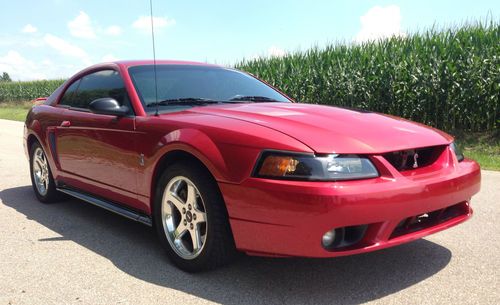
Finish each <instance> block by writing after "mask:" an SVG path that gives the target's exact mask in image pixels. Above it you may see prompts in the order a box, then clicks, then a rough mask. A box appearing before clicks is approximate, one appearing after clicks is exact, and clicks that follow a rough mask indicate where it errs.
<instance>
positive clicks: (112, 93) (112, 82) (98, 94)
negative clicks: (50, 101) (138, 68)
mask: <svg viewBox="0 0 500 305" xmlns="http://www.w3.org/2000/svg"><path fill="white" fill-rule="evenodd" d="M68 90H69V89H68ZM65 96H66V93H65ZM103 97H111V98H114V99H115V100H117V101H118V103H119V104H120V105H127V106H128V105H129V104H130V103H129V100H128V95H127V91H126V89H125V85H124V83H123V80H122V78H121V77H120V75H119V74H118V72H116V71H113V70H103V71H99V72H95V73H92V74H89V75H86V76H84V77H83V78H82V79H81V81H80V85H79V86H78V89H77V91H76V92H75V93H74V94H73V95H72V96H71V98H70V100H69V101H67V102H66V101H65V104H66V105H70V106H71V107H76V108H88V106H89V104H90V103H91V102H92V101H93V100H96V99H98V98H103ZM63 100H64V97H63ZM61 103H62V102H61Z"/></svg>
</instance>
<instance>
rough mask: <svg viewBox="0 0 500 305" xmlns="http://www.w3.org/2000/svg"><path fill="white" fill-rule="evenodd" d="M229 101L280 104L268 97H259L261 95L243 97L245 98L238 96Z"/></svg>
mask: <svg viewBox="0 0 500 305" xmlns="http://www.w3.org/2000/svg"><path fill="white" fill-rule="evenodd" d="M229 101H249V102H255V103H271V102H280V101H278V100H275V99H273V98H270V97H266V96H259V95H243V96H236V97H233V98H232V99H230V100H229Z"/></svg>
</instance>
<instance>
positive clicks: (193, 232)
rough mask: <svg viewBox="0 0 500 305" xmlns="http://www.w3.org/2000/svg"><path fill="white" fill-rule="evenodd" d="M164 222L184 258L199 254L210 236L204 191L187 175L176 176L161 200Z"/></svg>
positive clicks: (166, 230) (165, 228) (174, 248)
mask: <svg viewBox="0 0 500 305" xmlns="http://www.w3.org/2000/svg"><path fill="white" fill-rule="evenodd" d="M161 205H162V206H161V218H162V225H163V229H164V231H165V234H166V236H167V240H168V242H169V244H170V246H171V247H172V249H173V250H174V251H175V253H177V255H179V256H180V257H182V258H184V259H188V260H190V259H194V258H196V257H197V256H198V255H199V254H200V253H201V251H202V250H203V247H204V246H205V242H206V240H207V226H208V222H207V215H206V210H205V204H204V203H203V198H202V197H201V194H200V191H199V190H198V188H197V187H196V186H195V185H194V183H193V182H191V180H189V179H188V178H186V177H183V176H177V177H174V178H172V179H171V180H170V181H169V182H168V184H167V186H166V187H165V190H164V191H163V197H162V202H161Z"/></svg>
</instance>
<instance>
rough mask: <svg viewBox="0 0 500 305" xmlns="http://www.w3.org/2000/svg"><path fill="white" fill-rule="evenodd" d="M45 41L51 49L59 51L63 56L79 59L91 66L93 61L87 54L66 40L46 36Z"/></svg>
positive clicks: (49, 35)
mask: <svg viewBox="0 0 500 305" xmlns="http://www.w3.org/2000/svg"><path fill="white" fill-rule="evenodd" d="M43 40H44V42H45V43H46V44H47V45H48V46H49V47H51V48H52V49H54V50H56V51H58V52H59V53H60V54H61V55H64V56H68V57H72V58H77V59H79V60H81V62H82V63H84V64H85V65H90V64H91V60H90V57H89V55H88V54H87V52H85V51H84V50H83V49H82V48H80V47H78V46H75V45H73V44H71V43H69V42H67V41H66V40H64V39H62V38H59V37H57V36H54V35H51V34H46V35H45V36H44V37H43Z"/></svg>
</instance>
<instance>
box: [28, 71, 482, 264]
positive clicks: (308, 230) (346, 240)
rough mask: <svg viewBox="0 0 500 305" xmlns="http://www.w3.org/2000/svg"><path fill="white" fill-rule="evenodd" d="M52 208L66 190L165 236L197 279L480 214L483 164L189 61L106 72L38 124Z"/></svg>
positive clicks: (376, 244) (376, 117)
mask: <svg viewBox="0 0 500 305" xmlns="http://www.w3.org/2000/svg"><path fill="white" fill-rule="evenodd" d="M24 143H25V148H26V153H27V155H28V156H29V160H30V169H31V179H32V183H33V189H34V191H35V194H36V196H37V197H38V199H39V200H40V201H42V202H51V201H55V200H58V199H60V198H61V195H62V193H66V194H69V195H71V196H74V197H76V198H80V199H82V200H85V201H87V202H90V203H92V204H95V205H97V206H100V207H103V208H105V209H107V210H110V211H112V212H115V213H117V214H120V215H122V216H125V217H127V218H130V219H132V220H135V221H139V222H142V223H144V224H146V225H150V226H154V227H155V228H156V230H157V232H158V235H159V238H160V241H161V243H162V244H163V245H164V247H165V249H166V252H167V254H168V256H169V258H170V259H171V260H172V261H173V263H175V264H176V265H177V266H178V267H180V268H182V269H184V270H187V271H199V270H206V269H210V268H214V267H217V266H220V265H222V264H223V263H225V262H227V261H229V260H230V258H231V257H233V256H234V254H235V253H236V252H237V250H239V251H243V252H246V253H249V254H253V255H265V256H306V257H335V256H341V255H350V254H356V253H362V252H367V251H372V250H376V249H382V248H386V247H390V246H394V245H397V244H401V243H404V242H408V241H411V240H415V239H418V238H421V237H423V236H426V235H429V234H431V233H434V232H437V231H440V230H443V229H446V228H449V227H451V226H453V225H456V224H458V223H461V222H463V221H465V220H466V219H468V218H469V217H471V215H472V210H471V208H470V204H469V201H470V198H471V196H472V195H474V194H475V193H477V192H478V191H479V188H480V170H479V166H478V165H477V163H476V162H474V161H472V160H468V159H464V157H463V155H462V154H461V153H460V151H459V150H458V148H457V146H455V144H454V143H453V139H452V137H450V136H449V135H447V134H445V133H443V132H441V131H439V130H436V129H432V128H430V127H426V126H423V125H421V124H417V123H413V122H410V121H407V120H403V119H400V118H397V117H392V116H387V115H381V114H376V113H371V112H367V111H358V110H352V109H342V108H337V107H327V106H319V105H310V104H299V103H295V102H293V101H292V100H291V99H290V98H288V97H286V96H285V95H284V94H282V93H281V92H279V91H277V90H276V89H274V88H272V87H270V86H269V85H267V84H265V83H263V82H261V81H259V80H257V79H256V78H254V77H252V76H250V75H248V74H245V73H242V72H239V71H236V70H233V69H227V68H223V67H218V66H213V65H206V64H199V63H192V62H177V61H158V62H157V64H156V65H153V62H151V61H127V62H116V63H107V64H100V65H96V66H92V67H90V68H87V69H85V70H83V71H81V72H80V73H78V74H76V75H75V76H73V77H72V78H71V79H69V80H68V81H67V82H65V83H64V84H63V85H62V86H61V87H60V88H58V89H57V90H56V91H55V92H54V93H53V94H52V95H51V96H50V97H48V98H47V99H46V101H44V102H43V103H42V104H39V105H37V106H34V107H33V108H32V109H31V111H30V112H29V114H28V116H27V119H26V125H25V135H24Z"/></svg>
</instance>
